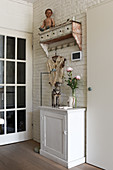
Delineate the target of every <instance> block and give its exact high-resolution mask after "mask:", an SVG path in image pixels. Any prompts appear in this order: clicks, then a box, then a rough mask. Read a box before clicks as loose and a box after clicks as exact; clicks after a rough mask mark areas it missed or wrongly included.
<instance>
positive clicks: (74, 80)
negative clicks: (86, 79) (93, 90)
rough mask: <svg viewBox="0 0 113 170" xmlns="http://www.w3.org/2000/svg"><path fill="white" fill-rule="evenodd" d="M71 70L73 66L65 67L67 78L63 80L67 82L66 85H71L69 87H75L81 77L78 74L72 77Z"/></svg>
mask: <svg viewBox="0 0 113 170" xmlns="http://www.w3.org/2000/svg"><path fill="white" fill-rule="evenodd" d="M72 71H73V68H71V67H68V68H67V75H68V79H65V81H66V82H67V85H68V86H70V87H71V89H72V90H73V89H76V88H78V87H77V85H78V81H79V80H80V79H81V78H80V76H79V75H77V76H75V77H73V76H72Z"/></svg>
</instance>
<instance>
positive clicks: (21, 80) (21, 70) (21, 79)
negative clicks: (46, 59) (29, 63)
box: [17, 62, 26, 84]
mask: <svg viewBox="0 0 113 170" xmlns="http://www.w3.org/2000/svg"><path fill="white" fill-rule="evenodd" d="M25 77H26V74H25V63H20V62H18V63H17V83H18V84H25V83H26V82H25Z"/></svg>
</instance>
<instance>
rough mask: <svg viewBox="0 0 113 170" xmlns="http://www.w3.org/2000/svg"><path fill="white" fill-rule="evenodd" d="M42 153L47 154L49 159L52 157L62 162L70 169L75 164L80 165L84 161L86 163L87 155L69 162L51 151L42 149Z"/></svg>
mask: <svg viewBox="0 0 113 170" xmlns="http://www.w3.org/2000/svg"><path fill="white" fill-rule="evenodd" d="M40 154H41V155H43V156H45V157H46V158H48V159H51V160H53V161H55V162H57V163H59V164H61V165H62V166H64V167H66V168H68V169H70V168H72V167H74V166H77V165H80V164H82V163H85V157H82V158H80V159H77V160H74V161H71V162H67V161H65V160H63V159H60V158H58V157H57V156H55V155H52V154H50V153H48V152H46V151H43V150H41V149H40Z"/></svg>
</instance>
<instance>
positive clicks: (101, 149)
mask: <svg viewBox="0 0 113 170" xmlns="http://www.w3.org/2000/svg"><path fill="white" fill-rule="evenodd" d="M87 35H88V36H87V43H88V44H87V45H88V54H87V55H88V75H87V76H88V77H87V78H88V82H87V85H88V87H91V88H89V91H88V101H87V102H88V103H87V104H88V105H87V162H88V163H90V164H93V165H96V166H98V167H101V168H104V169H106V170H113V1H112V2H109V3H106V4H103V5H100V6H98V7H95V8H92V9H89V10H88V13H87Z"/></svg>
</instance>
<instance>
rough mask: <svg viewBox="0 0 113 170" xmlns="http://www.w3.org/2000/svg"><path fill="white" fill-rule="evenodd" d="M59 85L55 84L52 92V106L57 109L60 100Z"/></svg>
mask: <svg viewBox="0 0 113 170" xmlns="http://www.w3.org/2000/svg"><path fill="white" fill-rule="evenodd" d="M60 87H61V83H59V82H56V83H55V88H54V89H53V90H52V106H53V107H59V106H60V99H61V89H60Z"/></svg>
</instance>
